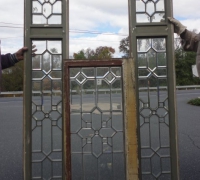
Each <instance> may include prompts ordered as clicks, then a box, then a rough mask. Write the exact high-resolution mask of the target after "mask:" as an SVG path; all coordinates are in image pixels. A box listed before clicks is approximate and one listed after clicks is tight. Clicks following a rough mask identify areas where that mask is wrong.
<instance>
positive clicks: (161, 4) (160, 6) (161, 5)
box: [156, 0, 165, 11]
mask: <svg viewBox="0 0 200 180" xmlns="http://www.w3.org/2000/svg"><path fill="white" fill-rule="evenodd" d="M164 10H165V6H164V0H159V1H158V2H157V3H156V11H164Z"/></svg>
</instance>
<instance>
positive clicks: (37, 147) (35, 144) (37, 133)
mask: <svg viewBox="0 0 200 180" xmlns="http://www.w3.org/2000/svg"><path fill="white" fill-rule="evenodd" d="M32 139H37V141H32V151H33V152H34V151H40V152H41V150H42V128H41V127H36V128H35V129H34V130H33V131H32Z"/></svg>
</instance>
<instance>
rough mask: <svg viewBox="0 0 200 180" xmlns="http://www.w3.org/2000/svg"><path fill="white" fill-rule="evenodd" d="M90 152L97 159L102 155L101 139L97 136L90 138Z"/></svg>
mask: <svg viewBox="0 0 200 180" xmlns="http://www.w3.org/2000/svg"><path fill="white" fill-rule="evenodd" d="M92 151H93V155H94V156H95V157H97V158H98V157H99V156H100V155H101V154H102V138H101V137H100V136H98V135H96V136H94V137H93V138H92Z"/></svg>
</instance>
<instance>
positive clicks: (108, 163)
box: [98, 154, 113, 180]
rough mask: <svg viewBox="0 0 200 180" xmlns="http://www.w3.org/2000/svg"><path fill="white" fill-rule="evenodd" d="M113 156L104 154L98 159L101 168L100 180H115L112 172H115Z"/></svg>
mask: <svg viewBox="0 0 200 180" xmlns="http://www.w3.org/2000/svg"><path fill="white" fill-rule="evenodd" d="M112 159H113V158H112V155H111V154H103V155H102V156H101V157H100V158H99V159H98V166H99V180H105V179H113V178H112V177H113V175H112V170H113V161H112Z"/></svg>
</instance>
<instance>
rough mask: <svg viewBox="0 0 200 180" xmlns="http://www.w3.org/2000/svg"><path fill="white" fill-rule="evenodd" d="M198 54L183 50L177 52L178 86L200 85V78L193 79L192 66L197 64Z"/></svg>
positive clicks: (179, 49) (178, 49)
mask: <svg viewBox="0 0 200 180" xmlns="http://www.w3.org/2000/svg"><path fill="white" fill-rule="evenodd" d="M195 59H196V53H195V52H186V51H183V50H182V48H177V49H176V50H175V66H176V84H177V85H179V86H181V85H194V84H200V81H199V78H197V77H196V78H195V77H193V74H192V65H194V64H195Z"/></svg>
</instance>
